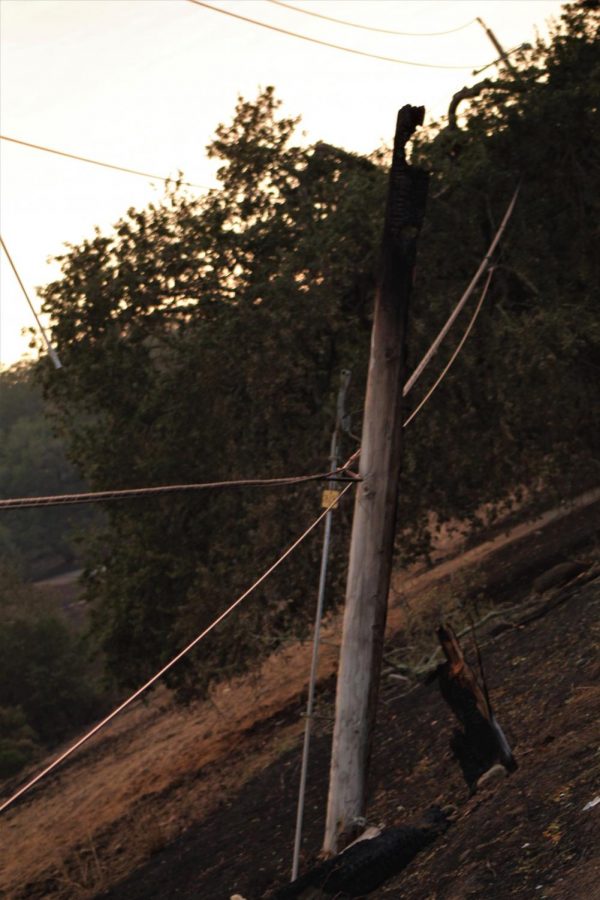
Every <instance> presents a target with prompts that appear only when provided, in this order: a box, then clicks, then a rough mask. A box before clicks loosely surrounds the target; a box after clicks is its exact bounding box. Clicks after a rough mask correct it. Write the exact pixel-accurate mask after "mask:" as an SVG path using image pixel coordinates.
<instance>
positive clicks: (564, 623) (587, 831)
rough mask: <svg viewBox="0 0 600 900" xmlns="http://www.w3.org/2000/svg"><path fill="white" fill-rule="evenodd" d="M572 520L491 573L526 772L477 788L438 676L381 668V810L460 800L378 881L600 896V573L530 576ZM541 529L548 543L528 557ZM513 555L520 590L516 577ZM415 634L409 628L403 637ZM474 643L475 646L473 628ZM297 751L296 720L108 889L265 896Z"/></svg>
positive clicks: (115, 895)
mask: <svg viewBox="0 0 600 900" xmlns="http://www.w3.org/2000/svg"><path fill="white" fill-rule="evenodd" d="M565 527H568V523H567V525H565V523H563V524H562V525H559V526H555V527H554V531H552V532H551V533H550V532H549V533H548V534H547V535H545V536H544V538H542V536H541V535H534V536H533V538H532V539H531V542H530V543H531V545H530V547H529V550H528V549H527V546H520V547H519V550H518V552H516V551H515V554H514V559H512V560H511V558H510V553H509V554H506V555H505V556H503V557H501V558H499V559H496V562H495V564H494V567H492V568H489V567H488V570H487V571H486V573H485V575H486V577H485V583H486V585H487V590H488V591H492V592H493V584H494V582H497V584H498V585H499V587H500V588H501V591H499V594H498V597H497V598H496V599H497V601H498V603H499V604H500V605H499V606H498V611H499V612H500V613H501V614H500V615H497V616H493V617H492V618H490V619H488V621H487V622H486V624H485V625H484V626H483V627H482V628H481V629H480V634H479V638H480V642H481V645H482V651H483V657H484V662H485V668H486V673H487V679H488V682H489V687H490V691H491V695H492V701H493V703H494V705H495V710H496V715H497V717H498V720H499V721H500V723H501V725H502V727H503V728H504V730H505V731H506V733H507V735H508V737H509V740H510V741H511V744H512V746H513V749H514V752H515V755H516V757H517V760H518V763H519V768H518V770H517V771H516V772H515V773H514V774H512V775H511V776H509V777H506V778H502V779H501V780H497V781H495V782H494V783H493V784H492V785H491V786H490V787H488V788H484V789H482V790H481V791H480V792H478V793H477V794H476V795H475V796H473V797H469V795H468V791H467V788H466V785H465V784H464V781H463V780H462V776H461V773H460V770H459V767H458V765H457V763H456V762H455V761H454V760H453V758H452V757H451V754H450V751H449V738H450V734H451V731H452V729H453V728H454V725H455V723H454V721H453V719H452V715H451V713H450V711H449V709H448V708H447V707H446V706H445V704H444V703H443V701H442V699H441V697H440V694H439V690H438V687H437V685H436V683H432V684H430V685H428V686H425V685H417V686H416V687H415V686H412V687H410V686H408V687H407V686H406V685H405V684H404V683H403V682H402V681H397V680H396V681H394V680H390V679H389V678H385V679H384V681H383V684H382V691H381V700H380V709H379V715H378V726H377V733H376V735H375V741H374V750H373V760H372V767H371V776H370V785H371V787H370V800H369V805H368V815H369V819H370V821H372V822H376V823H379V822H384V823H385V824H386V825H392V824H399V823H402V822H404V821H407V820H414V819H417V818H419V817H420V814H421V813H422V812H423V811H424V810H425V809H426V808H427V807H428V806H430V805H431V804H433V803H437V804H440V805H444V804H454V805H455V806H456V808H457V816H456V821H455V822H454V824H453V825H452V827H451V828H450V830H449V831H448V832H447V833H446V834H445V835H444V836H443V837H442V838H440V839H439V840H438V841H437V842H436V843H435V844H434V845H433V846H432V847H431V848H430V849H429V850H427V851H425V852H424V853H423V854H421V855H420V856H419V857H417V858H416V859H415V860H414V861H413V862H412V863H411V864H410V865H409V867H408V868H407V869H405V870H404V872H402V873H401V874H400V875H398V876H397V877H396V878H394V879H393V880H391V881H389V882H387V883H386V884H385V885H383V886H382V887H380V888H378V889H377V890H376V891H375V892H374V893H372V894H370V896H371V897H374V898H384V897H385V898H387V897H390V898H404V900H434V898H435V900H462V898H471V897H472V898H494V900H504V898H509V897H510V898H513V897H518V898H540V900H542V898H556V900H593V898H600V844H599V841H598V835H599V834H600V803H598V804H597V805H595V806H592V807H590V808H587V809H584V807H586V805H587V804H589V803H590V802H591V801H593V800H594V798H595V797H597V796H598V795H600V717H599V712H600V683H599V676H600V653H599V650H600V616H599V612H600V577H599V573H598V570H596V571H595V575H594V570H593V569H592V570H591V572H590V570H588V572H587V574H586V575H584V576H580V578H579V580H575V581H572V582H571V583H570V584H569V585H567V586H566V587H565V586H556V587H554V588H550V589H549V590H548V591H546V592H545V593H543V594H542V595H541V596H534V595H532V594H531V591H530V588H531V580H530V579H531V578H533V577H535V575H536V574H539V573H540V571H543V570H544V566H547V565H548V564H549V562H550V561H560V560H561V559H563V558H564V553H561V546H563V547H564V546H566V545H567V544H568V543H569V541H568V540H567V535H566V534H565V531H564V529H565ZM561 532H562V539H563V540H562V542H561ZM536 542H537V545H539V546H538V549H539V547H541V546H542V544H543V546H544V548H545V552H544V553H540V554H539V559H537V565H535V564H533V565H532V560H533V559H534V558H535V556H536V554H535V548H536ZM550 545H552V546H550ZM578 554H579V557H578ZM572 556H575V557H577V558H580V557H586V559H587V560H588V562H589V560H590V559H591V557H592V556H593V549H592V548H591V547H590V546H589V545H588V546H587V547H584V548H581V547H580V548H579V549H578V550H577V551H574V552H573V553H572ZM542 559H543V565H542V563H541V560H542ZM511 567H513V577H514V584H515V590H514V592H511V591H510V590H509V589H508V588H507V584H509V583H510V578H509V575H510V569H511ZM494 568H495V576H494ZM524 568H525V569H526V576H527V577H525V576H524V575H523V569H524ZM503 610H506V615H504V614H503V612H502V611H503ZM403 639H404V638H403V637H402V634H399V635H398V636H397V638H396V644H397V645H400V643H401V641H402V640H403ZM463 643H464V646H465V649H466V652H467V654H469V653H470V642H469V638H468V637H465V638H464V639H463ZM394 649H395V647H394V646H393V645H392V646H389V647H388V654H389V653H392V654H393V653H394ZM470 655H471V656H472V653H471V654H470ZM333 700H334V684H333V679H330V680H329V682H328V683H327V684H326V685H324V686H323V687H322V689H321V691H320V696H319V704H318V715H317V729H316V734H315V736H314V738H313V741H312V744H311V757H310V767H309V788H308V794H307V801H306V814H305V827H304V839H303V858H302V865H301V871H303V870H304V869H306V868H307V867H309V866H310V865H311V864H313V863H314V862H315V860H316V856H317V854H318V851H319V848H320V844H321V840H322V835H323V827H324V809H325V802H326V796H327V780H328V768H329V754H330V741H331V735H330V730H331V718H332V714H333ZM301 708H302V705H301V704H300V705H296V704H295V705H294V706H293V707H290V708H288V709H287V710H285V711H284V712H283V713H281V714H280V715H278V716H277V717H275V718H274V719H273V720H271V721H270V722H269V723H268V725H266V726H265V725H263V726H261V733H258V734H256V735H254V736H253V737H254V740H255V741H258V742H259V743H260V742H264V744H265V746H267V745H268V744H269V743H270V742H272V741H273V740H274V739H275V738H276V735H277V733H278V731H279V732H280V731H281V730H282V729H285V728H286V726H287V725H289V723H290V722H291V721H293V720H294V719H297V718H298V715H299V713H300V711H301ZM238 753H239V754H243V753H244V742H240V745H239V747H238ZM299 767H300V734H299V733H298V734H297V736H296V738H295V744H294V746H293V747H292V748H291V749H289V750H288V751H287V752H285V753H283V754H282V755H281V756H280V757H279V758H278V759H277V760H276V761H275V762H273V763H272V764H271V765H269V766H268V767H267V768H265V769H264V770H263V771H261V772H260V774H258V775H257V776H256V777H254V778H253V779H252V780H250V781H248V782H247V783H246V784H245V785H244V787H243V788H242V789H241V790H240V791H237V792H234V793H232V792H230V791H227V789H226V787H225V784H224V785H223V792H222V796H221V797H220V798H219V807H218V809H216V810H215V811H213V812H212V813H211V814H210V815H209V816H208V817H207V818H205V819H204V820H203V821H201V822H200V823H198V824H196V825H195V826H193V827H191V828H189V829H188V830H187V831H186V832H185V833H184V834H183V835H182V836H181V837H180V838H179V839H178V840H176V841H175V842H173V843H172V844H170V845H169V846H167V847H166V848H164V849H162V850H160V851H159V852H157V853H156V854H155V855H154V856H153V858H152V859H151V860H150V861H149V862H148V863H147V864H146V865H145V866H143V867H142V868H141V869H139V870H138V871H136V872H135V873H134V874H133V875H132V876H130V877H129V878H127V879H126V880H125V881H123V882H121V883H120V884H119V885H117V886H116V887H114V888H113V889H112V890H111V891H109V892H106V893H104V894H102V896H103V897H104V898H110V900H142V898H144V900H146V898H171V897H177V898H189V900H192V898H194V900H229V898H230V897H231V896H232V895H233V894H235V893H237V894H240V895H242V896H243V897H244V898H247V900H257V898H259V897H263V896H266V897H268V895H269V893H270V891H271V890H272V889H273V888H274V887H276V886H277V885H282V884H283V883H285V881H286V880H288V879H289V871H290V868H291V857H292V845H293V838H294V824H295V809H296V802H297V790H298V779H299ZM198 777H200V778H202V773H200V775H199V776H198Z"/></svg>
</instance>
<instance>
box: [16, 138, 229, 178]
mask: <svg viewBox="0 0 600 900" xmlns="http://www.w3.org/2000/svg"><path fill="white" fill-rule="evenodd" d="M0 140H2V141H10V142H11V144H20V145H21V146H22V147H30V148H31V149H32V150H43V151H44V153H54V154H55V155H56V156H64V157H65V158H66V159H76V160H77V161H78V162H85V163H90V164H91V165H93V166H102V167H103V168H104V169H114V170H115V171H116V172H126V173H127V174H128V175H139V176H140V177H141V178H152V179H154V180H155V181H164V182H167V181H176V179H175V178H166V177H165V176H164V175H152V174H151V173H150V172H140V171H138V170H137V169H128V168H127V167H126V166H117V165H114V164H113V163H107V162H101V161H100V160H99V159H89V158H88V157H87V156H78V155H77V154H76V153H67V152H66V151H65V150H54V149H53V148H52V147H45V146H44V145H43V144H31V143H30V142H29V141H20V140H17V138H12V137H7V136H6V135H4V134H0ZM180 184H182V185H185V187H195V188H201V189H202V190H206V191H211V190H213V188H211V187H209V186H208V185H207V184H195V183H194V182H193V181H181V182H180Z"/></svg>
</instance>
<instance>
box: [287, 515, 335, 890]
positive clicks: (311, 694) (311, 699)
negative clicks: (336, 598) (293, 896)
mask: <svg viewBox="0 0 600 900" xmlns="http://www.w3.org/2000/svg"><path fill="white" fill-rule="evenodd" d="M330 537H331V510H329V512H328V513H327V515H326V516H325V537H324V538H323V553H322V555H321V574H320V576H319V596H318V599H317V612H316V614H315V632H314V636H313V652H312V662H311V667H310V683H309V686H308V701H307V704H306V722H305V725H304V746H303V750H302V768H301V770H300V787H299V789H298V810H297V812H296V835H295V838H294V858H293V860H292V879H291V880H292V881H294V880H295V879H296V878H297V877H298V866H299V862H300V844H301V842H302V822H303V819H304V797H305V794H306V775H307V772H308V752H309V748H310V732H311V727H312V717H313V710H314V704H315V688H316V682H317V668H318V665H319V638H320V632H321V619H322V617H323V603H324V599H325V579H326V576H327V562H328V557H329V542H330Z"/></svg>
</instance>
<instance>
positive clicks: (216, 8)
mask: <svg viewBox="0 0 600 900" xmlns="http://www.w3.org/2000/svg"><path fill="white" fill-rule="evenodd" d="M187 2H188V3H193V4H194V5H195V6H202V7H204V8H205V9H210V10H212V12H217V13H221V14H222V15H224V16H231V18H233V19H240V21H242V22H249V23H250V24H251V25H258V26H260V28H268V29H269V31H276V32H278V33H279V34H285V35H287V36H288V37H294V38H298V39H299V40H302V41H309V43H311V44H319V45H320V46H321V47H329V48H330V49H332V50H342V51H343V52H344V53H353V54H355V55H356V56H364V57H367V58H369V59H378V60H380V61H381V62H390V63H397V64H398V65H402V66H417V67H418V68H420V69H454V70H460V71H463V70H465V69H473V68H475V65H462V66H449V65H442V64H441V63H422V62H413V61H410V60H406V59H396V57H393V56H380V55H379V54H377V53H367V52H366V51H365V50H356V49H354V48H353V47H344V46H342V45H341V44H332V43H330V42H329V41H322V40H319V38H313V37H309V36H308V35H306V34H298V33H297V32H295V31H288V29H287V28H279V27H278V26H277V25H270V24H268V23H267V22H261V21H259V20H258V19H251V18H250V17H249V16H242V15H241V14H240V13H235V12H233V11H232V10H230V9H224V8H223V7H221V6H213V5H212V4H210V3H205V2H204V0H187Z"/></svg>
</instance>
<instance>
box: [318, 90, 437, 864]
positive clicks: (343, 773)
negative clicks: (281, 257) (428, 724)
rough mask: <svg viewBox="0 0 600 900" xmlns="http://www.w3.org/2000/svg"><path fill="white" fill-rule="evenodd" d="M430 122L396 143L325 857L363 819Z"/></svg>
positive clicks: (402, 131) (406, 117)
mask: <svg viewBox="0 0 600 900" xmlns="http://www.w3.org/2000/svg"><path fill="white" fill-rule="evenodd" d="M424 112H425V110H424V108H423V107H415V106H404V107H403V108H402V109H401V110H400V112H399V113H398V120H397V124H396V135H395V139H394V156H393V161H392V168H391V171H390V179H389V187H388V197H387V206H386V215H385V225H384V233H383V246H382V254H381V272H380V278H379V284H378V288H377V293H376V297H375V309H374V316H373V330H372V335H371V357H370V361H369V374H368V379H367V393H366V400H365V413H364V421H363V434H362V444H361V454H360V475H361V477H362V481H361V483H360V484H359V486H358V490H357V495H356V502H355V507H354V522H353V527H352V539H351V545H350V562H349V569H348V581H347V586H346V607H345V612H344V628H343V637H342V649H341V654H340V667H339V672H338V682H337V700H336V718H335V729H334V735H333V749H332V758H331V773H330V782H329V798H328V804H327V824H326V829H325V840H324V850H325V851H326V852H335V851H336V850H337V841H338V835H339V834H340V833H341V832H342V831H347V830H349V829H351V828H352V826H353V823H354V822H355V820H356V819H357V818H358V817H359V816H362V815H363V814H364V811H365V802H366V779H367V768H368V763H369V757H370V751H371V742H372V733H373V727H374V724H375V714H376V706H377V695H378V689H379V674H380V667H381V655H382V650H383V639H384V631H385V620H386V614H387V597H388V591H389V585H390V575H391V566H392V554H393V547H394V534H395V529H396V506H397V499H398V497H397V494H398V478H399V474H400V451H401V442H402V441H401V439H402V420H403V415H402V413H403V404H402V386H403V381H404V371H405V361H406V346H405V345H406V326H407V316H408V301H409V295H410V290H411V286H412V280H413V271H414V263H415V254H416V243H417V236H418V233H419V230H420V227H421V223H422V221H423V216H424V213H425V201H426V196H427V175H426V174H425V172H423V171H422V170H420V169H417V168H413V167H411V166H409V165H408V163H407V162H406V158H405V145H406V142H407V141H408V140H409V138H410V137H411V135H412V134H413V132H414V130H415V128H416V127H417V126H418V125H421V124H422V123H423V116H424Z"/></svg>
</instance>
